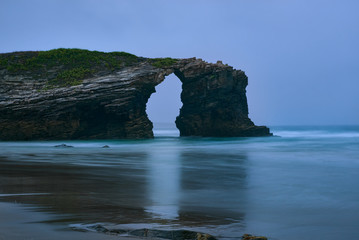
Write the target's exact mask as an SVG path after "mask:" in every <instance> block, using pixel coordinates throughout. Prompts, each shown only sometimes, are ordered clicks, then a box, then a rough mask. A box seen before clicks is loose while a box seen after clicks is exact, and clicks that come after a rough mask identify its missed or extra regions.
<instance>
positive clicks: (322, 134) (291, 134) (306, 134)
mask: <svg viewBox="0 0 359 240" xmlns="http://www.w3.org/2000/svg"><path fill="white" fill-rule="evenodd" d="M273 134H274V135H275V136H280V137H287V138H359V132H354V131H351V132H332V131H323V130H318V131H310V130H308V131H304V130H300V131H294V130H293V131H291V130H279V131H275V130H274V131H273Z"/></svg>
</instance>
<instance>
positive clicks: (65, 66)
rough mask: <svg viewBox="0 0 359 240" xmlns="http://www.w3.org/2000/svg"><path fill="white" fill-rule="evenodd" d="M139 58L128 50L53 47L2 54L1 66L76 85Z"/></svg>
mask: <svg viewBox="0 0 359 240" xmlns="http://www.w3.org/2000/svg"><path fill="white" fill-rule="evenodd" d="M141 59H142V58H139V57H137V56H135V55H133V54H130V53H126V52H109V53H105V52H98V51H89V50H83V49H65V48H59V49H53V50H49V51H37V52H16V53H8V54H0V69H6V70H7V72H8V73H9V74H13V75H17V74H32V75H34V76H33V77H35V78H46V79H48V86H47V88H54V87H64V86H74V85H78V84H81V82H82V80H83V79H85V78H87V77H91V76H94V75H95V74H98V73H100V72H102V71H106V72H113V71H116V70H119V69H121V68H123V67H126V66H131V65H134V64H136V63H138V62H139V61H141Z"/></svg>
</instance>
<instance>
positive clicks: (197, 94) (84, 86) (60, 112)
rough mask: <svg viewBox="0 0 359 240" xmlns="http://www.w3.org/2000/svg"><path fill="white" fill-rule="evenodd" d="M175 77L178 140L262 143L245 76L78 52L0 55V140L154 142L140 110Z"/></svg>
mask: <svg viewBox="0 0 359 240" xmlns="http://www.w3.org/2000/svg"><path fill="white" fill-rule="evenodd" d="M171 73H174V74H175V75H176V76H177V77H178V78H179V79H180V80H181V82H182V89H183V90H182V94H181V100H182V103H183V107H182V108H181V110H180V115H179V116H178V117H177V119H176V125H177V127H178V129H179V130H180V134H181V136H219V137H225V136H226V137H234V136H241V137H242V136H268V135H271V134H270V132H269V129H268V128H267V127H264V126H255V125H254V124H253V122H252V121H251V120H250V119H249V118H248V106H247V98H246V90H245V89H246V86H247V76H246V75H245V74H244V72H243V71H240V70H235V69H233V68H232V67H230V66H228V65H224V64H222V63H221V62H217V63H216V64H212V63H207V62H205V61H202V60H201V59H196V58H189V59H171V58H158V59H149V58H141V57H137V56H134V55H132V54H128V53H124V52H112V53H103V52H96V51H87V50H80V49H55V50H50V51H43V52H14V53H6V54H0V84H1V88H0V140H35V139H36V140H40V139H114V138H127V139H129V138H131V139H137V138H152V137H153V132H152V123H151V121H150V120H149V119H148V118H147V114H146V103H147V101H148V99H149V97H150V96H151V94H152V93H153V92H155V86H156V85H158V84H159V83H161V82H162V81H163V80H164V79H165V77H166V76H167V75H169V74H171Z"/></svg>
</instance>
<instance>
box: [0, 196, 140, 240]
mask: <svg viewBox="0 0 359 240" xmlns="http://www.w3.org/2000/svg"><path fill="white" fill-rule="evenodd" d="M48 219H49V216H48V214H46V213H39V212H35V211H31V206H29V205H22V204H17V203H4V202H0V240H63V239H76V240H111V239H121V238H122V239H127V240H135V239H136V238H134V237H119V236H114V235H108V234H100V233H92V232H77V231H73V230H71V229H70V228H69V227H68V226H66V225H60V224H59V225H54V224H48V223H43V221H46V220H48Z"/></svg>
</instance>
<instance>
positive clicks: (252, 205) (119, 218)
mask: <svg viewBox="0 0 359 240" xmlns="http://www.w3.org/2000/svg"><path fill="white" fill-rule="evenodd" d="M271 131H272V132H273V133H274V135H275V136H274V137H263V138H180V137H178V132H177V131H176V130H175V129H173V128H172V127H171V126H164V127H162V128H159V129H157V130H156V131H155V135H156V138H155V139H151V140H138V141H125V140H101V141H46V142H45V141H44V142H36V141H31V142H0V201H2V202H12V203H14V202H16V203H24V204H26V206H29V209H30V210H29V211H33V212H45V213H48V214H49V216H50V217H49V219H48V220H47V222H48V224H59V223H61V224H63V225H64V226H69V227H75V228H81V227H83V228H86V226H88V224H97V223H101V224H103V225H104V226H106V227H116V228H121V229H138V228H152V229H166V230H169V229H189V230H194V231H200V232H205V233H210V234H213V235H214V236H216V237H218V238H219V239H232V238H237V239H238V238H239V237H240V236H241V235H243V234H244V233H251V234H256V235H265V236H267V237H269V238H270V239H282V240H291V239H329V240H330V239H336V240H337V239H358V236H359V126H346V127H272V128H271ZM59 144H67V145H71V146H73V147H67V148H61V147H54V146H55V145H59ZM105 145H108V146H109V148H102V147H103V146H105ZM0 217H1V212H0Z"/></svg>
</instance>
